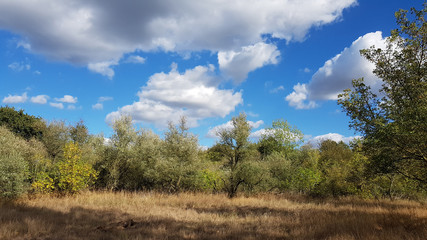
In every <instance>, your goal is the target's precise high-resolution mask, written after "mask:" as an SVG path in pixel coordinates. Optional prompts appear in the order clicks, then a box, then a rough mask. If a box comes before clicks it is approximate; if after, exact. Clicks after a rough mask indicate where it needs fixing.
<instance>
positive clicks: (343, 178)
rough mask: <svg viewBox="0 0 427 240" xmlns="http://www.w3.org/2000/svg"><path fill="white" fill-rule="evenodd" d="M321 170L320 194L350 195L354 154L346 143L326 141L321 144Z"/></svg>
mask: <svg viewBox="0 0 427 240" xmlns="http://www.w3.org/2000/svg"><path fill="white" fill-rule="evenodd" d="M319 150H320V158H319V169H320V170H321V172H322V180H321V182H320V186H319V189H318V190H319V191H318V194H320V195H333V196H340V195H346V194H349V190H348V187H349V184H348V176H349V172H350V169H351V164H350V163H351V160H352V157H353V152H352V151H351V149H350V147H349V146H348V145H347V144H345V143H344V142H342V141H341V142H339V143H336V142H335V141H332V140H325V141H323V142H322V143H321V144H320V149H319Z"/></svg>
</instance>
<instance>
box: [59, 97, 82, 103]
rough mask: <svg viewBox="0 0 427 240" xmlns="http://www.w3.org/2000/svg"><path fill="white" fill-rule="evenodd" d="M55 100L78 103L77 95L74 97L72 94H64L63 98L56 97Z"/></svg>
mask: <svg viewBox="0 0 427 240" xmlns="http://www.w3.org/2000/svg"><path fill="white" fill-rule="evenodd" d="M55 101H57V102H63V103H76V102H77V97H73V96H71V95H64V97H62V98H55Z"/></svg>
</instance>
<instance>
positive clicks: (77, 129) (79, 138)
mask: <svg viewBox="0 0 427 240" xmlns="http://www.w3.org/2000/svg"><path fill="white" fill-rule="evenodd" d="M69 132H70V138H71V140H72V141H73V142H74V143H78V144H79V145H80V146H82V145H84V144H86V143H87V142H88V140H89V131H88V129H87V127H86V126H85V125H84V123H83V121H82V120H81V121H79V122H77V123H76V124H75V125H74V126H71V127H70V129H69Z"/></svg>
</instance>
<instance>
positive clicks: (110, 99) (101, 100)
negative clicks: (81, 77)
mask: <svg viewBox="0 0 427 240" xmlns="http://www.w3.org/2000/svg"><path fill="white" fill-rule="evenodd" d="M112 100H113V97H99V98H98V102H105V101H112Z"/></svg>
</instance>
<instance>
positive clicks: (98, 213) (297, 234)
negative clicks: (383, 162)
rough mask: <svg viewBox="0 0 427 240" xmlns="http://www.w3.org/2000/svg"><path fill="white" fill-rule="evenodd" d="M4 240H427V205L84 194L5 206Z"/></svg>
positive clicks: (0, 235)
mask: <svg viewBox="0 0 427 240" xmlns="http://www.w3.org/2000/svg"><path fill="white" fill-rule="evenodd" d="M0 239H387V240H392V239H399V240H400V239H420V240H421V239H422V240H426V239H427V208H426V205H425V203H424V204H423V203H419V202H410V201H387V200H380V201H378V200H358V199H354V198H353V199H349V198H346V199H340V200H309V199H306V198H303V197H301V196H291V195H288V196H284V195H272V194H270V195H259V196H254V197H243V196H242V197H237V198H234V199H228V198H227V197H226V196H225V195H211V194H202V193H196V194H193V193H181V194H177V195H167V194H161V193H146V192H141V193H124V192H118V193H113V192H85V193H82V194H80V195H78V196H75V197H63V198H56V197H50V196H38V197H35V198H31V199H22V200H19V201H18V202H15V203H1V204H0Z"/></svg>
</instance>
